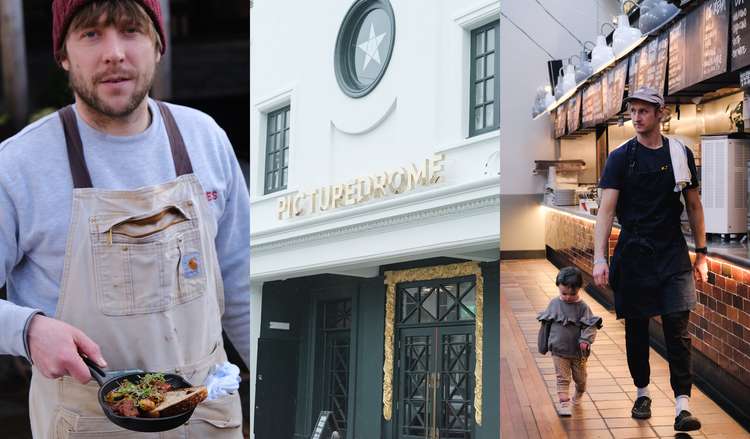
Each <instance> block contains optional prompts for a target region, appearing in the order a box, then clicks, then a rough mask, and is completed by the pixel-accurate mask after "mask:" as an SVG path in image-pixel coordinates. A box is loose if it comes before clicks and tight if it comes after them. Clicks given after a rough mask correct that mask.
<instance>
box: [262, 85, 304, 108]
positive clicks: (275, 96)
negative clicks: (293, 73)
mask: <svg viewBox="0 0 750 439" xmlns="http://www.w3.org/2000/svg"><path fill="white" fill-rule="evenodd" d="M295 88H296V84H290V85H288V86H286V87H283V88H281V89H279V90H277V91H275V92H273V93H272V94H269V95H267V96H265V97H263V98H261V99H258V100H257V101H256V102H255V105H254V106H255V108H256V109H257V110H258V111H259V112H261V113H268V112H269V111H273V110H275V109H276V108H277V107H282V106H284V105H286V104H288V103H290V102H291V101H292V100H293V99H292V95H293V94H294V90H295Z"/></svg>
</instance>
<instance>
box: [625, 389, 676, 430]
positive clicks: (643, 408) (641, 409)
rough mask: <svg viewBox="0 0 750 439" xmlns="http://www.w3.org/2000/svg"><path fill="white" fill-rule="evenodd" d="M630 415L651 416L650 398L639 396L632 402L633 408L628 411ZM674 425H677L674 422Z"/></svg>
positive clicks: (638, 417)
mask: <svg viewBox="0 0 750 439" xmlns="http://www.w3.org/2000/svg"><path fill="white" fill-rule="evenodd" d="M630 413H631V416H633V417H634V418H635V419H648V418H650V417H651V398H649V397H648V396H641V397H639V398H638V399H636V400H635V403H633V410H631V411H630ZM675 425H677V424H676V423H675Z"/></svg>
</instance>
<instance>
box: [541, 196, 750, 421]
mask: <svg viewBox="0 0 750 439" xmlns="http://www.w3.org/2000/svg"><path fill="white" fill-rule="evenodd" d="M543 208H544V210H545V247H546V248H545V250H546V255H547V259H548V260H550V261H551V262H552V263H554V264H555V265H556V266H558V267H562V266H566V265H575V266H577V267H578V268H580V269H581V270H582V271H583V272H584V276H585V277H586V279H587V281H589V282H588V285H587V286H586V291H587V292H589V293H590V294H591V295H592V296H594V297H595V298H596V299H597V300H599V301H600V302H602V303H603V304H604V305H605V306H607V307H609V308H610V309H611V307H612V304H613V303H614V297H613V293H612V291H611V290H610V289H609V288H597V287H595V286H594V285H593V282H592V281H591V274H592V272H593V266H592V265H593V259H594V224H595V221H596V217H595V216H594V215H591V214H590V213H588V212H586V211H584V210H583V209H581V208H579V207H573V206H571V207H558V206H544V207H543ZM618 236H619V227H618V226H617V225H615V227H613V228H612V234H611V235H610V237H609V255H608V256H609V257H611V256H612V253H613V250H614V247H615V244H616V243H617V238H618ZM688 246H689V247H690V250H691V255H690V256H691V258H693V257H694V254H693V253H692V249H693V248H694V246H693V243H692V237H689V239H688ZM708 250H709V253H708V268H709V274H708V281H707V282H697V283H696V290H697V294H698V303H697V305H696V307H695V309H694V310H693V311H692V312H691V315H690V323H689V331H690V334H691V336H692V337H691V338H692V344H693V364H694V372H695V375H696V383H697V384H698V385H700V386H701V388H702V390H704V391H705V392H707V393H709V394H710V395H711V396H712V397H714V398H717V399H719V400H723V401H719V402H720V403H722V406H723V407H725V409H727V410H728V411H730V412H733V415H734V416H735V417H736V418H737V419H738V420H739V421H740V422H742V423H743V424H745V425H748V424H750V398H747V395H749V394H750V385H748V383H750V256H749V253H748V246H747V244H745V243H739V242H734V243H728V242H709V243H708ZM659 326H660V319H659V318H658V317H657V318H654V319H653V322H652V325H651V340H652V345H653V346H654V347H655V348H656V349H657V350H659V351H660V352H662V353H664V352H665V350H664V344H663V339H662V336H661V330H660V329H659V330H658V331H656V330H655V328H658V327H659Z"/></svg>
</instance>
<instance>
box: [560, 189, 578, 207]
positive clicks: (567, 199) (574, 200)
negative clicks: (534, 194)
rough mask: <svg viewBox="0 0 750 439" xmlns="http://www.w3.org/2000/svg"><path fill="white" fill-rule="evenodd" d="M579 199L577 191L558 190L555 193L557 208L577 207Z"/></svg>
mask: <svg viewBox="0 0 750 439" xmlns="http://www.w3.org/2000/svg"><path fill="white" fill-rule="evenodd" d="M577 204H578V197H577V196H576V191H575V189H557V190H556V191H555V206H575V205H577Z"/></svg>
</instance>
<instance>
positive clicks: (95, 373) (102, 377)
mask: <svg viewBox="0 0 750 439" xmlns="http://www.w3.org/2000/svg"><path fill="white" fill-rule="evenodd" d="M81 360H83V362H84V363H86V366H88V368H89V372H91V377H92V378H94V379H95V380H96V382H97V383H99V387H101V386H102V385H103V384H104V382H105V381H106V380H107V373H106V372H104V371H103V370H102V369H101V368H100V367H99V366H97V365H96V363H94V362H93V361H92V360H91V359H90V358H88V357H85V356H83V355H81Z"/></svg>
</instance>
